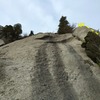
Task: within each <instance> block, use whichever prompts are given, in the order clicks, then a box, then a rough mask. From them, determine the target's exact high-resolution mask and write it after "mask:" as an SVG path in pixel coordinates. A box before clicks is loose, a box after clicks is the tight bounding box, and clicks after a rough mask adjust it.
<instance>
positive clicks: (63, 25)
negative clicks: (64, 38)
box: [57, 16, 75, 34]
mask: <svg viewBox="0 0 100 100" xmlns="http://www.w3.org/2000/svg"><path fill="white" fill-rule="evenodd" d="M74 28H75V26H74V25H72V26H71V25H70V24H69V22H68V21H67V20H66V16H62V17H61V19H60V23H59V29H58V32H57V33H58V34H65V33H72V32H73V29H74Z"/></svg>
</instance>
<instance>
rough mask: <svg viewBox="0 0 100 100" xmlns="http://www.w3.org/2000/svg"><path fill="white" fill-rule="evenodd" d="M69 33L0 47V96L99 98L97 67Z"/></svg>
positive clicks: (12, 99) (3, 99)
mask: <svg viewBox="0 0 100 100" xmlns="http://www.w3.org/2000/svg"><path fill="white" fill-rule="evenodd" d="M38 35H39V34H38ZM69 35H70V34H69ZM69 35H68V34H67V35H66V34H63V35H60V36H57V37H55V36H54V37H53V39H52V41H55V42H46V41H47V40H45V39H36V36H31V37H28V38H25V39H22V40H19V41H15V42H13V43H10V44H7V45H4V46H2V47H0V100H100V67H99V66H98V65H96V64H95V63H93V61H92V60H91V59H90V58H89V57H87V56H86V53H85V50H84V48H81V43H82V42H81V41H79V40H78V39H77V38H76V37H73V36H72V35H70V36H69ZM37 37H41V36H37ZM63 39H64V40H65V39H67V41H65V42H62V41H63ZM48 41H49V40H48ZM58 41H59V42H58Z"/></svg>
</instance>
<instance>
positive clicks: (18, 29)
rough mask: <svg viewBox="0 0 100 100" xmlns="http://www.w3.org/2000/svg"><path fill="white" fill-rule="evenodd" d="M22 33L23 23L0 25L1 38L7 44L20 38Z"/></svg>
mask: <svg viewBox="0 0 100 100" xmlns="http://www.w3.org/2000/svg"><path fill="white" fill-rule="evenodd" d="M21 33H22V26H21V24H19V23H18V24H15V25H14V26H12V25H6V26H5V27H2V26H0V38H2V39H3V40H4V42H5V44H7V43H10V42H13V41H15V40H18V39H20V37H21Z"/></svg>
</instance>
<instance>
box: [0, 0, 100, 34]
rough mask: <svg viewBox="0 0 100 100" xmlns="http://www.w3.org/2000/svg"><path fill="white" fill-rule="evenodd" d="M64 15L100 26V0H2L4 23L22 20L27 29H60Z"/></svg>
mask: <svg viewBox="0 0 100 100" xmlns="http://www.w3.org/2000/svg"><path fill="white" fill-rule="evenodd" d="M62 15H63V16H67V19H68V21H69V22H70V23H71V24H73V23H75V24H77V23H80V22H84V23H85V25H87V26H90V27H92V28H95V29H100V0H0V25H3V26H4V25H9V24H10V25H14V24H16V23H21V24H22V29H23V33H29V32H30V30H33V31H34V33H38V32H56V31H57V29H58V24H59V19H60V17H61V16H62Z"/></svg>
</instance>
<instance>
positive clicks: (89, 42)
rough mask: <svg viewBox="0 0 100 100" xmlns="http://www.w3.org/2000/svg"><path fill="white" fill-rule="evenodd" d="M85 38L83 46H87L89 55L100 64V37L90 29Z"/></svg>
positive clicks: (86, 49)
mask: <svg viewBox="0 0 100 100" xmlns="http://www.w3.org/2000/svg"><path fill="white" fill-rule="evenodd" d="M84 39H85V42H84V43H82V47H83V48H85V51H86V54H87V56H88V57H90V58H91V59H92V60H93V61H94V62H95V63H97V64H100V37H99V36H98V35H97V34H95V32H91V31H90V32H88V34H87V36H86V37H85V38H84Z"/></svg>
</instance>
